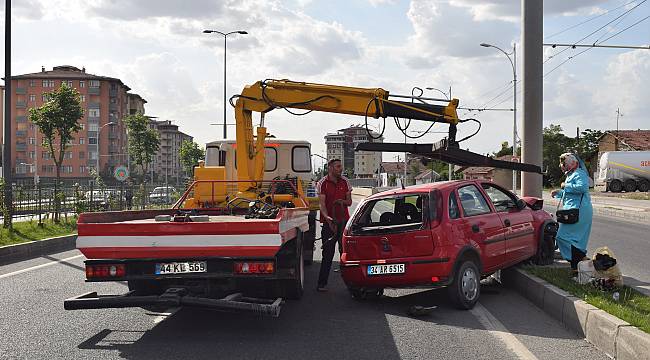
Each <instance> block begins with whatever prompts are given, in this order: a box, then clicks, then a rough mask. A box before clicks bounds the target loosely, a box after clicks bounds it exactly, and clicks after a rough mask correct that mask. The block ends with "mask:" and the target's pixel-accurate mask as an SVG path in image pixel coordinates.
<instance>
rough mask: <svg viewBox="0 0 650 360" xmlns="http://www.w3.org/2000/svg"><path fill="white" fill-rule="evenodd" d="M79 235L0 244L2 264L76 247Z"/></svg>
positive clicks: (0, 261)
mask: <svg viewBox="0 0 650 360" xmlns="http://www.w3.org/2000/svg"><path fill="white" fill-rule="evenodd" d="M76 240H77V235H76V234H74V235H65V236H59V237H54V238H49V239H43V240H37V241H30V242H27V243H22V244H14V245H6V246H0V265H6V264H10V263H14V262H17V261H22V260H27V259H31V258H35V257H39V256H43V255H48V254H53V253H57V252H61V251H67V250H72V249H74V248H75V244H76Z"/></svg>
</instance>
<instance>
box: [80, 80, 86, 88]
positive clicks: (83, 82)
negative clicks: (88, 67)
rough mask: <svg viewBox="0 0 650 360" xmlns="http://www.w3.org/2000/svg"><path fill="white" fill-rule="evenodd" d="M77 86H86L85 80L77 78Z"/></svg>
mask: <svg viewBox="0 0 650 360" xmlns="http://www.w3.org/2000/svg"><path fill="white" fill-rule="evenodd" d="M79 87H80V88H82V87H86V82H85V81H84V80H79Z"/></svg>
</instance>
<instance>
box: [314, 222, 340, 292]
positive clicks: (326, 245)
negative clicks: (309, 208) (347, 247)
mask: <svg viewBox="0 0 650 360" xmlns="http://www.w3.org/2000/svg"><path fill="white" fill-rule="evenodd" d="M342 234H343V225H342V224H339V225H338V226H337V227H336V233H334V232H333V231H332V229H330V227H329V225H328V224H327V223H324V224H323V229H322V230H321V236H320V238H321V241H322V242H323V260H321V264H320V273H319V275H318V287H324V286H327V279H328V278H329V275H330V270H331V269H332V260H333V259H334V251H335V249H336V243H339V252H340V250H341V235H342ZM333 237H335V238H333Z"/></svg>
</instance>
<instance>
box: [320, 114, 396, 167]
mask: <svg viewBox="0 0 650 360" xmlns="http://www.w3.org/2000/svg"><path fill="white" fill-rule="evenodd" d="M383 141H384V138H383V137H381V136H380V135H379V134H378V133H376V132H374V131H372V130H371V131H370V135H368V131H367V130H366V128H365V127H361V126H350V127H349V128H346V129H340V130H338V131H337V132H336V133H330V134H327V135H326V136H325V145H326V146H327V161H330V160H332V159H339V160H341V161H342V163H343V167H344V169H346V170H352V171H353V172H354V177H355V178H361V179H365V178H376V177H377V176H378V171H379V169H380V167H381V152H374V151H354V149H355V148H356V147H357V145H358V144H359V143H365V142H383Z"/></svg>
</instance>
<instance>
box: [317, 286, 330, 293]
mask: <svg viewBox="0 0 650 360" xmlns="http://www.w3.org/2000/svg"><path fill="white" fill-rule="evenodd" d="M316 291H318V292H327V287H326V286H319V287H317V288H316Z"/></svg>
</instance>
